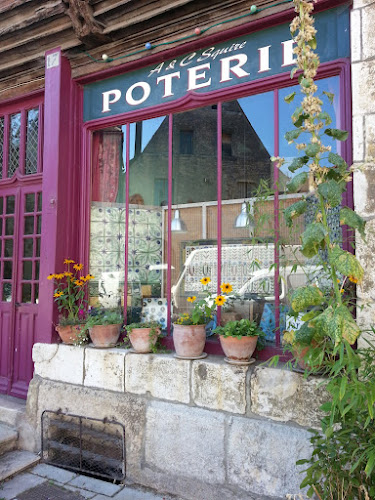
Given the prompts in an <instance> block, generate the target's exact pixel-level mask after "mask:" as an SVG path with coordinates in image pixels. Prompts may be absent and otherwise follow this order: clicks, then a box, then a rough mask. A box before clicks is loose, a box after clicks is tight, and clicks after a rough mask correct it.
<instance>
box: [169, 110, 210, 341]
mask: <svg viewBox="0 0 375 500" xmlns="http://www.w3.org/2000/svg"><path fill="white" fill-rule="evenodd" d="M187 130H189V131H190V132H191V134H190V136H191V137H192V141H193V144H192V148H191V154H190V156H187V155H186V150H185V152H184V151H182V150H181V148H179V144H181V143H179V140H178V139H179V138H180V137H181V133H184V132H185V131H187ZM172 170H173V173H172V177H173V199H172V227H171V237H172V263H171V264H172V299H173V314H172V319H175V318H176V316H177V314H182V313H188V312H189V311H191V309H192V307H193V303H190V302H188V301H187V298H188V297H193V296H195V297H198V296H199V294H200V293H201V292H202V285H201V283H200V281H199V280H200V279H201V278H203V277H209V278H210V279H211V282H210V283H209V285H208V289H209V290H211V291H212V292H214V293H216V290H217V252H218V250H217V106H207V107H205V108H199V109H194V110H192V111H187V112H184V113H177V114H175V115H174V116H173V167H172ZM166 215H167V214H166V211H165V216H164V220H165V221H166ZM208 333H211V331H210V330H208Z"/></svg>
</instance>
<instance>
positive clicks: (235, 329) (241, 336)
mask: <svg viewBox="0 0 375 500" xmlns="http://www.w3.org/2000/svg"><path fill="white" fill-rule="evenodd" d="M214 332H215V333H217V334H218V335H219V338H220V344H221V347H222V349H223V351H224V353H225V355H226V358H224V360H225V361H226V362H227V363H229V364H236V365H237V364H241V365H243V364H251V363H253V362H254V360H251V355H252V354H253V352H254V351H255V348H256V346H257V342H258V341H259V340H260V339H263V338H264V337H265V334H264V333H263V330H261V329H260V327H259V326H258V324H257V323H256V322H255V321H251V320H250V319H241V320H239V321H228V322H227V323H226V324H225V325H224V326H218V327H216V328H215V330H214Z"/></svg>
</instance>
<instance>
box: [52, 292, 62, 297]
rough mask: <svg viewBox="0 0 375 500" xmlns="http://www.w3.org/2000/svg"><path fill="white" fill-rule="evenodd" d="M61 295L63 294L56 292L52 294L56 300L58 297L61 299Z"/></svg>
mask: <svg viewBox="0 0 375 500" xmlns="http://www.w3.org/2000/svg"><path fill="white" fill-rule="evenodd" d="M62 295H64V294H63V292H56V293H54V294H53V296H54V297H56V298H58V297H61V296H62Z"/></svg>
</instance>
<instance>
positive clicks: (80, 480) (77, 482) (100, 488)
mask: <svg viewBox="0 0 375 500" xmlns="http://www.w3.org/2000/svg"><path fill="white" fill-rule="evenodd" d="M69 485H71V486H76V487H78V488H83V489H85V490H89V491H94V492H95V493H101V494H103V495H108V496H113V495H114V494H115V493H117V492H118V491H120V490H121V488H122V485H118V484H112V483H108V482H107V481H100V480H99V479H95V478H92V477H87V476H77V477H76V478H74V479H73V480H72V481H70V482H69Z"/></svg>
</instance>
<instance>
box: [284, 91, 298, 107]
mask: <svg viewBox="0 0 375 500" xmlns="http://www.w3.org/2000/svg"><path fill="white" fill-rule="evenodd" d="M295 96H296V93H295V92H292V93H290V94H288V95H287V96H286V97H284V101H285V102H287V103H288V104H290V103H291V102H292V101H293V99H294V98H295Z"/></svg>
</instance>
